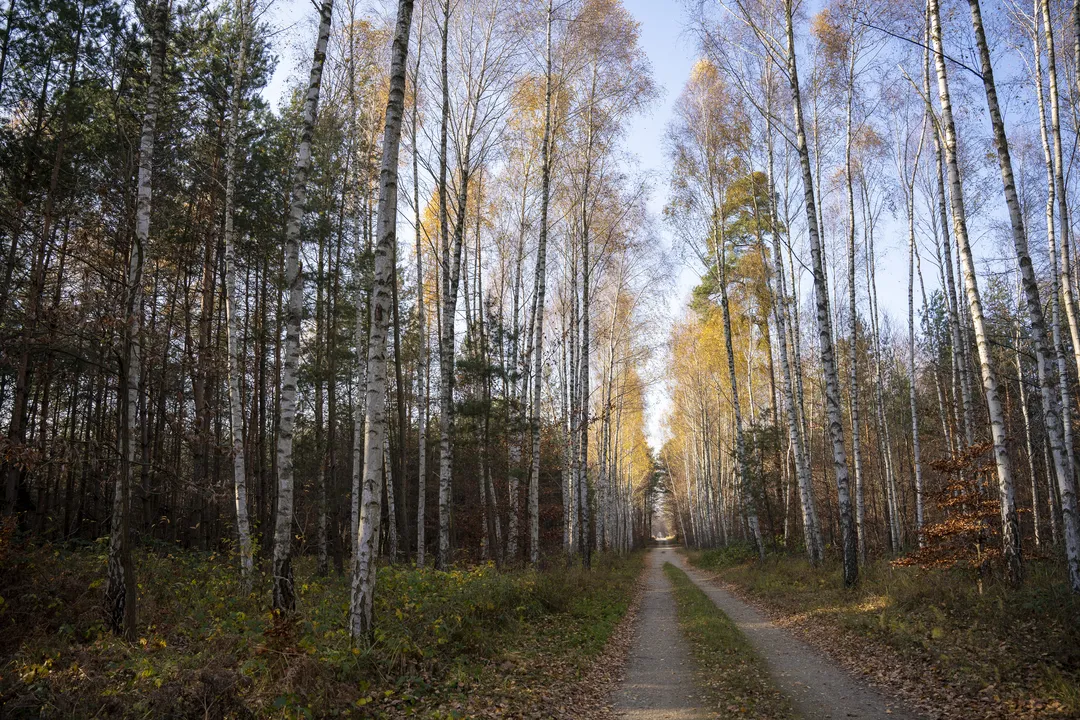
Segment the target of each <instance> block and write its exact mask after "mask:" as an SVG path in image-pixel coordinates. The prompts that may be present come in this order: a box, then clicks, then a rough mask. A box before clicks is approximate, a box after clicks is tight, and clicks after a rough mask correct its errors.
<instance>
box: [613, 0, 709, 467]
mask: <svg viewBox="0 0 1080 720" xmlns="http://www.w3.org/2000/svg"><path fill="white" fill-rule="evenodd" d="M624 2H625V4H626V7H627V9H628V10H630V12H631V13H633V15H634V17H635V18H636V19H637V21H638V22H639V23H640V24H641V39H640V42H641V46H642V48H643V49H644V50H645V53H646V54H647V55H648V56H649V60H650V61H651V62H652V69H653V79H654V81H655V83H656V86H657V87H658V88H659V89H660V97H659V98H658V99H657V100H656V102H655V103H654V104H653V107H652V108H651V109H650V111H648V112H646V113H644V114H642V115H639V116H637V117H635V118H634V119H633V121H632V122H631V125H630V132H629V133H628V136H627V146H628V149H629V150H630V151H631V152H633V153H634V154H636V155H637V156H638V159H639V161H640V162H641V168H642V169H643V170H644V171H645V172H647V173H649V174H650V175H651V176H652V180H653V185H652V196H651V198H650V200H649V208H650V210H651V211H652V212H653V214H654V215H655V216H657V217H659V216H660V212H661V211H662V210H663V207H664V203H665V201H666V198H667V180H668V164H667V159H666V157H665V153H664V146H663V137H664V130H665V128H666V127H667V124H668V122H669V121H670V119H671V112H672V106H673V104H674V103H675V100H676V99H677V98H678V97H679V93H680V92H681V91H682V87H683V84H684V83H685V82H686V79H687V77H689V75H690V69H691V67H693V64H694V61H695V60H696V53H695V47H694V45H695V41H694V39H693V37H692V36H691V35H690V34H689V33H687V32H686V31H685V25H686V21H685V14H684V10H683V8H682V4H681V3H680V2H678V0H624ZM656 227H657V231H658V233H659V238H658V239H659V240H660V241H661V242H663V243H664V245H665V246H666V247H667V248H668V249H671V234H670V233H669V232H668V230H667V228H666V227H665V226H664V224H663V223H662V222H658V223H657V225H656ZM676 273H678V277H677V280H676V282H675V287H674V289H673V292H672V293H671V295H670V297H669V298H668V303H667V307H668V313H669V314H670V316H671V318H672V319H673V320H674V319H675V318H677V317H679V316H680V315H681V314H682V308H683V305H684V303H685V301H686V298H687V295H688V293H689V292H690V289H691V288H692V287H693V286H694V284H695V283H696V282H697V279H698V276H697V274H696V272H694V270H693V269H691V268H689V267H682V266H676ZM649 404H650V412H649V414H648V425H647V430H648V434H649V442H650V444H652V446H653V448H654V449H655V450H659V449H660V444H661V443H662V442H663V435H662V432H661V423H662V421H663V418H664V415H665V414H666V410H667V405H668V400H667V396H666V394H665V392H664V387H663V385H662V383H661V384H657V385H655V386H654V387H653V388H652V391H651V392H650V397H649Z"/></svg>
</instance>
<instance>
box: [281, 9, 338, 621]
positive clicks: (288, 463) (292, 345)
mask: <svg viewBox="0 0 1080 720" xmlns="http://www.w3.org/2000/svg"><path fill="white" fill-rule="evenodd" d="M332 17H333V0H323V3H322V5H321V6H320V8H319V35H318V39H317V40H316V41H315V54H314V57H313V58H312V62H311V73H310V75H309V77H308V89H307V94H306V96H305V98H304V110H303V120H302V121H301V127H300V144H299V146H298V147H297V153H296V166H295V168H294V169H293V177H292V194H291V198H290V202H289V219H288V222H287V223H286V225H285V286H286V287H287V288H288V293H289V295H288V303H287V305H286V310H285V363H284V365H285V367H284V371H283V372H282V378H281V409H280V418H279V421H278V439H277V476H278V477H277V481H278V496H277V513H276V516H275V518H274V556H273V568H272V573H273V583H274V590H273V607H274V610H277V611H279V612H283V613H289V612H292V611H294V610H295V609H296V592H295V589H294V587H293V572H292V524H293V424H294V422H295V419H296V373H297V368H298V365H299V361H300V320H301V316H302V315H303V310H304V280H303V274H302V272H301V268H300V243H301V232H302V230H303V227H302V226H303V222H304V214H305V212H306V211H307V179H308V174H309V173H310V171H311V136H312V134H313V133H314V131H315V120H316V114H317V112H318V105H319V91H320V89H321V87H322V75H323V64H324V63H325V61H326V45H327V42H328V41H329V39H330V22H331V20H332Z"/></svg>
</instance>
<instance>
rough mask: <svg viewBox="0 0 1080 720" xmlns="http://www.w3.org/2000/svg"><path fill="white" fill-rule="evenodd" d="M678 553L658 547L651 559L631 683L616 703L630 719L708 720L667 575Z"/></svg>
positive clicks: (619, 692)
mask: <svg viewBox="0 0 1080 720" xmlns="http://www.w3.org/2000/svg"><path fill="white" fill-rule="evenodd" d="M676 558H677V556H676V554H675V551H674V550H673V549H668V548H656V549H653V550H651V551H650V552H649V556H648V558H647V559H646V561H645V562H646V570H645V572H646V577H645V593H644V595H643V596H642V598H641V606H640V607H639V608H638V614H637V618H636V620H635V624H636V626H637V627H635V628H634V641H633V644H632V645H631V646H630V657H629V658H627V661H626V669H625V673H626V674H625V678H624V679H623V681H622V683H621V684H620V685H619V688H618V689H617V690H616V691H615V695H614V697H613V698H612V701H613V709H614V711H615V716H616V717H619V718H624V719H625V720H706V719H707V718H711V717H713V714H712V713H710V712H708V711H706V710H705V708H706V707H707V701H706V699H705V694H704V692H703V691H702V690H701V689H700V688H698V686H697V684H696V683H695V678H694V675H695V672H696V670H697V665H696V664H695V663H694V658H693V656H692V655H691V654H690V646H689V644H688V643H687V641H686V638H684V637H683V634H682V631H681V630H679V623H678V620H677V619H676V616H675V593H674V592H673V591H672V588H671V583H670V582H669V581H668V579H667V576H665V575H664V563H665V562H669V561H670V562H674V561H675V560H676Z"/></svg>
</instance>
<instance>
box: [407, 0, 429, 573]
mask: <svg viewBox="0 0 1080 720" xmlns="http://www.w3.org/2000/svg"><path fill="white" fill-rule="evenodd" d="M423 35H424V14H423V13H422V12H421V13H420V26H419V28H418V29H417V36H419V37H421V38H422V37H423ZM423 47H424V44H423V43H422V42H418V43H417V44H416V65H415V66H414V67H413V98H412V99H413V102H412V118H411V119H412V142H413V148H412V150H413V153H412V156H413V157H412V160H413V167H412V170H413V229H414V230H415V231H416V323H417V334H418V335H419V337H420V349H419V352H418V354H417V361H416V409H417V412H416V414H417V421H416V426H417V462H418V465H419V469H418V472H417V486H416V487H417V490H416V567H420V568H422V567H424V561H425V559H426V558H425V554H426V552H427V547H426V546H427V541H426V539H425V537H424V534H425V533H424V531H425V524H426V523H425V520H426V516H427V423H428V378H429V370H430V368H429V367H428V334H427V312H426V311H425V309H424V307H425V305H426V303H425V302H424V251H423V247H422V246H421V238H420V235H421V232H420V152H419V149H418V147H417V143H418V142H419V136H418V135H417V130H418V123H417V118H418V114H419V113H418V97H419V85H420V57H421V55H422V50H423Z"/></svg>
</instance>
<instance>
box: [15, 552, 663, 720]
mask: <svg viewBox="0 0 1080 720" xmlns="http://www.w3.org/2000/svg"><path fill="white" fill-rule="evenodd" d="M10 550H11V552H8V553H7V555H6V557H2V554H0V560H2V561H0V597H2V598H3V600H2V601H0V707H3V708H4V711H3V713H0V714H3V715H4V717H16V718H18V717H27V718H29V717H33V718H37V717H46V718H47V717H57V718H80V717H92V716H93V717H125V718H127V717H130V718H135V717H139V718H145V717H170V718H188V717H191V718H195V717H198V718H204V717H207V718H251V717H259V718H263V717H274V718H304V717H327V716H352V717H402V716H417V717H431V718H451V717H474V716H477V715H481V714H483V713H490V714H494V715H500V714H504V713H505V714H513V713H517V712H519V711H521V710H522V709H524V708H528V707H530V706H532V705H535V704H536V703H537V702H538V699H539V698H542V697H543V696H544V693H545V692H557V691H558V690H559V689H560V688H563V687H566V686H568V685H569V684H571V683H573V682H574V681H575V680H577V679H578V678H580V677H581V676H583V675H584V673H585V672H586V671H587V670H588V668H589V667H590V665H591V661H592V659H593V658H594V657H595V656H596V655H597V654H598V653H599V652H600V650H601V649H602V648H603V647H604V644H605V642H606V640H607V638H608V636H609V635H610V633H611V631H612V630H613V629H614V627H615V625H616V624H617V623H618V621H619V620H620V619H621V618H622V616H623V614H624V613H625V612H626V609H627V605H628V603H629V601H630V598H631V597H632V595H633V592H632V588H633V586H634V583H635V581H636V579H637V577H638V575H639V573H640V570H641V567H642V560H641V555H640V554H635V555H632V556H630V557H629V558H617V557H613V556H601V557H598V558H597V559H596V560H595V561H594V569H593V570H592V571H591V572H585V571H583V570H581V569H579V568H570V569H567V568H563V567H561V563H558V565H560V567H557V568H555V569H552V570H551V571H546V572H534V571H528V570H520V571H513V572H500V571H497V570H496V569H495V568H493V567H491V566H489V565H483V566H476V567H472V568H462V569H455V570H453V571H451V572H436V571H433V570H416V569H415V568H405V567H382V568H380V569H379V572H378V580H377V587H376V597H375V614H376V624H377V630H376V636H375V641H374V644H373V645H372V646H371V647H354V646H353V645H352V644H351V643H350V639H349V636H348V632H347V629H346V616H347V613H348V602H349V589H348V580H347V578H344V577H339V576H337V575H330V576H327V577H317V576H316V575H315V573H314V572H313V571H314V567H313V564H312V563H311V562H310V561H308V560H307V559H306V558H300V559H299V561H298V562H297V563H296V587H297V595H298V598H297V606H298V612H297V614H296V615H295V616H294V617H293V618H291V619H290V620H288V621H283V620H282V619H281V618H277V617H275V616H274V615H273V614H272V613H270V612H269V610H268V604H269V588H270V584H269V579H268V577H266V575H265V574H260V575H259V577H258V578H256V582H255V583H254V587H253V589H252V591H251V592H250V593H245V592H243V591H242V590H241V588H240V584H239V579H238V575H237V572H236V562H235V558H231V557H227V556H223V555H221V554H211V553H192V552H183V551H175V550H174V551H172V552H169V551H168V549H158V550H157V551H147V550H142V551H140V552H138V553H137V554H136V562H137V578H138V583H139V604H138V611H139V626H138V640H137V642H135V643H127V642H124V641H122V640H120V639H118V638H116V637H113V636H112V635H111V634H109V633H108V632H106V631H105V629H104V626H103V624H102V616H101V610H100V600H101V591H102V587H101V583H102V578H103V577H104V570H105V555H104V545H96V546H90V547H82V548H78V549H75V548H65V547H61V546H49V547H18V548H11V549H10Z"/></svg>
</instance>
